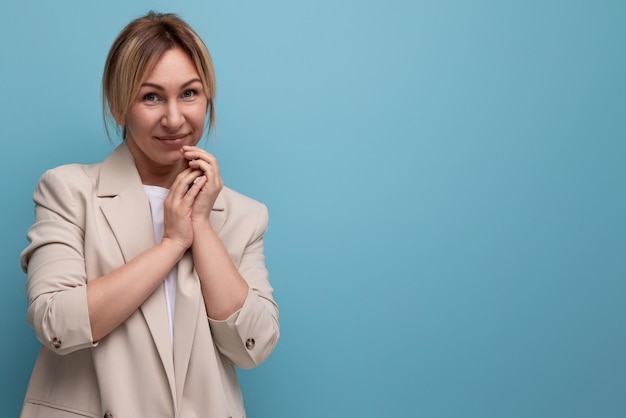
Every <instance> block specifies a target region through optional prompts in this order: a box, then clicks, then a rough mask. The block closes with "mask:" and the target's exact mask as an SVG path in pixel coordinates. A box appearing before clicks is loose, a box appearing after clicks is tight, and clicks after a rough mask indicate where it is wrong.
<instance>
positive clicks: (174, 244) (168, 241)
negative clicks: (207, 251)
mask: <svg viewBox="0 0 626 418" xmlns="http://www.w3.org/2000/svg"><path fill="white" fill-rule="evenodd" d="M157 246H158V247H161V248H163V249H164V251H165V252H166V253H167V254H172V255H175V256H176V258H177V259H180V258H181V257H182V256H183V254H185V251H187V249H188V248H189V245H187V244H186V243H184V242H183V241H180V240H177V239H174V238H170V237H163V239H162V240H161V242H160V243H159V244H157Z"/></svg>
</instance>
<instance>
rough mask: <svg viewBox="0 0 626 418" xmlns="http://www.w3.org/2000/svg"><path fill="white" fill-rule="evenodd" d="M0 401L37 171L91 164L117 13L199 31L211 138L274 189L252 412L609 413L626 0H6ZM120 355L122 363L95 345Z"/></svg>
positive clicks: (620, 359)
mask: <svg viewBox="0 0 626 418" xmlns="http://www.w3.org/2000/svg"><path fill="white" fill-rule="evenodd" d="M0 10H1V12H2V13H1V14H2V17H3V19H2V21H3V23H2V25H0V35H1V39H2V53H1V54H0V57H1V59H2V66H1V67H0V83H1V87H2V88H1V91H2V93H3V95H2V100H1V102H2V104H1V107H2V111H1V112H0V121H1V127H2V151H3V152H2V156H3V158H2V164H1V165H0V170H1V179H2V181H1V182H0V188H1V189H0V190H1V192H0V193H1V196H2V242H1V244H0V245H1V251H0V253H1V254H2V257H1V260H0V261H1V263H2V264H1V271H2V277H3V291H2V292H1V294H0V298H1V301H0V309H1V315H0V321H1V324H0V329H2V330H3V331H4V333H3V343H2V344H1V345H0V361H1V362H2V365H1V367H0V370H2V380H1V384H0V389H1V390H0V405H2V413H0V415H2V416H3V417H5V416H6V417H15V416H17V415H18V413H19V410H20V407H21V403H22V400H23V396H24V392H25V389H26V385H27V382H28V379H29V375H30V371H31V369H32V366H33V362H34V360H35V357H36V353H37V350H38V349H39V344H38V342H37V340H36V339H35V337H34V334H33V332H32V330H31V329H30V328H29V327H28V325H27V323H26V295H25V282H26V278H25V275H24V273H23V272H22V271H21V269H20V266H19V254H20V252H21V250H22V249H23V248H24V247H25V245H26V244H27V241H26V231H27V229H28V227H29V226H30V224H31V223H32V221H33V203H32V200H31V196H32V192H33V190H34V187H35V184H36V182H37V180H38V178H39V176H40V175H41V174H42V173H43V172H44V171H45V170H47V169H49V168H52V167H55V166H57V165H60V164H66V163H74V162H78V163H95V162H99V161H101V160H102V159H103V158H104V157H105V156H106V155H107V154H108V153H109V152H110V151H111V150H112V149H113V147H114V146H115V144H117V143H118V142H119V138H117V137H115V136H113V138H112V141H111V142H109V140H108V139H107V137H106V134H105V132H104V129H103V125H102V110H101V94H100V77H101V74H102V69H103V65H104V61H105V58H106V54H107V51H108V49H109V47H110V45H111V43H112V41H113V39H114V38H115V36H116V35H117V33H118V32H119V31H120V30H121V29H122V27H123V26H124V25H125V24H126V23H127V22H128V21H130V20H131V19H133V18H135V17H138V16H140V15H142V14H144V13H146V12H147V11H148V10H156V11H160V12H174V13H177V14H179V15H180V16H181V17H183V18H184V19H186V20H187V21H188V22H189V23H190V24H191V25H192V26H193V27H194V28H196V29H197V31H198V32H199V33H200V35H201V36H202V38H203V39H204V40H205V42H206V44H207V46H208V47H209V50H210V51H211V54H212V57H213V60H214V63H215V68H216V72H217V100H216V115H217V123H216V126H215V129H214V130H213V131H212V133H211V135H210V136H209V137H208V138H207V139H205V140H204V141H203V142H202V144H201V145H202V146H203V147H205V148H206V149H208V150H209V151H210V152H212V153H214V154H215V155H216V157H217V158H218V160H219V162H220V166H221V169H222V174H223V177H224V180H225V182H226V184H227V185H229V186H230V187H232V188H234V189H237V190H239V191H241V192H243V193H245V194H247V195H249V196H252V197H254V198H256V199H258V200H260V201H262V202H264V203H266V204H267V206H268V208H269V211H270V226H269V232H268V235H267V237H266V256H267V263H268V267H269V269H270V274H271V281H272V284H273V286H274V288H275V297H276V300H277V302H278V304H279V306H280V315H281V316H280V320H281V327H282V328H281V331H282V332H281V339H280V341H279V344H278V347H277V349H276V351H275V352H274V353H273V355H272V356H271V357H270V359H269V360H268V361H267V362H266V363H264V364H263V365H261V366H260V367H258V368H256V369H252V370H246V371H241V372H240V379H241V383H242V386H243V390H244V394H245V403H246V408H247V411H248V415H249V416H250V417H253V418H330V417H337V418H345V417H359V418H364V417H394V416H397V417H432V418H438V417H454V418H460V417H480V418H491V417H492V418H499V417H520V418H521V417H533V418H537V417H545V418H554V417H567V418H575V417H590V418H591V417H594V418H595V417H603V418H609V417H624V416H626V396H625V395H624V394H625V393H626V361H625V357H624V354H625V353H626V332H625V330H626V304H625V302H624V299H625V295H626V164H625V161H626V76H625V75H626V51H625V47H624V41H625V40H626V24H625V22H626V2H624V1H617V0H613V1H611V0H586V1H585V0H581V1H560V0H542V1H539V0H530V1H514V0H505V1H497V0H475V1H462V0H446V1H427V0H415V1H408V0H364V1H357V0H317V1H287V0H269V1H251V0H240V1H214V0H194V1H191V0H190V1H178V2H172V1H165V0H154V1H150V0H137V1H122V0H110V1H106V2H90V1H79V0H60V1H55V2H50V1H43V0H38V1H36V0H25V1H16V0H9V1H6V2H4V3H3V5H2V6H1V7H0ZM111 367H115V365H111Z"/></svg>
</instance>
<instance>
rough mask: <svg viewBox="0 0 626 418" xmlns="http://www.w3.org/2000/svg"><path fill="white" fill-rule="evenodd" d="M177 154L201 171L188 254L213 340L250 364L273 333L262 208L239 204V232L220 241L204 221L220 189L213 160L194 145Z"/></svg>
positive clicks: (271, 343) (268, 348)
mask: <svg viewBox="0 0 626 418" xmlns="http://www.w3.org/2000/svg"><path fill="white" fill-rule="evenodd" d="M183 154H184V156H185V158H187V159H188V160H189V161H190V163H189V165H190V166H191V167H194V168H198V169H201V170H202V171H203V172H204V174H205V175H204V176H203V178H202V180H201V184H202V190H201V191H200V193H199V194H198V198H197V199H196V201H195V202H194V206H193V212H192V225H193V231H194V233H193V236H194V241H193V244H192V254H193V258H194V265H195V268H196V271H197V273H198V277H199V279H200V284H201V288H202V295H203V298H204V302H205V306H206V310H207V316H208V317H209V323H210V325H211V331H212V333H213V338H214V341H215V343H216V345H217V347H218V349H219V350H220V352H221V353H222V354H223V355H225V356H226V357H228V358H229V359H230V360H231V361H232V362H233V363H234V364H235V365H237V366H238V367H242V368H249V367H253V366H255V365H258V364H260V363H261V362H263V361H264V360H265V359H266V358H267V357H268V356H269V355H270V353H271V352H272V351H273V349H274V347H275V345H276V343H277V341H278V337H279V325H278V307H277V305H276V303H275V302H274V300H273V298H272V293H273V290H272V288H271V286H270V283H269V278H268V274H267V269H266V267H265V256H264V254H263V236H264V235H265V232H266V230H267V221H268V216H267V208H266V207H265V206H264V205H261V204H259V203H258V202H255V203H254V204H248V203H246V204H245V205H244V204H243V203H242V205H244V206H245V209H243V208H239V209H240V210H239V211H238V215H237V219H231V222H234V223H236V224H237V226H238V228H239V229H240V230H241V231H242V236H241V237H238V238H237V239H238V241H237V242H236V243H234V242H229V243H228V245H226V244H225V243H224V242H222V240H221V239H220V237H219V236H218V234H217V233H216V232H215V231H214V230H213V228H212V227H211V224H210V223H209V216H210V213H211V209H212V208H213V205H214V203H215V199H216V198H217V194H218V193H219V192H220V191H221V190H222V188H223V183H222V180H221V177H220V175H219V167H218V165H217V161H216V160H215V158H214V157H213V156H212V155H210V154H208V153H207V152H206V151H203V150H200V149H198V148H195V147H189V148H183ZM227 246H230V247H228V248H231V250H232V249H233V248H236V250H234V251H235V252H237V253H239V254H241V257H240V258H237V260H236V261H234V260H233V258H232V256H231V254H230V253H229V250H228V249H227Z"/></svg>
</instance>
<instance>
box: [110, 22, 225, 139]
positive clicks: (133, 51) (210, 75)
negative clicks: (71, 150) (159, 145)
mask: <svg viewBox="0 0 626 418" xmlns="http://www.w3.org/2000/svg"><path fill="white" fill-rule="evenodd" d="M174 48H181V49H182V50H183V51H185V53H187V54H188V55H189V58H191V61H192V62H193V63H194V66H195V67H196V71H198V75H199V76H200V80H201V81H202V87H203V89H204V94H206V96H207V108H208V109H207V110H208V112H209V129H211V127H212V125H213V123H214V122H215V111H214V106H213V101H214V98H215V71H214V69H213V61H212V60H211V56H210V55H209V51H208V49H207V47H206V45H205V44H204V42H202V39H200V37H199V36H198V34H197V33H196V32H195V31H194V30H193V29H192V28H191V27H190V26H189V25H188V24H187V23H186V22H185V21H184V20H182V19H181V18H179V17H178V16H176V15H174V14H171V13H164V14H161V13H155V12H152V11H151V12H149V13H148V14H146V15H145V16H142V17H140V18H138V19H135V20H133V21H132V22H130V23H129V24H128V25H127V26H126V27H125V28H124V29H122V31H121V32H120V34H119V35H118V36H117V38H116V39H115V41H114V42H113V45H112V46H111V49H110V50H109V55H108V56H107V60H106V63H105V66H104V73H103V74H102V112H103V118H104V127H105V130H106V132H107V136H109V122H110V117H112V118H113V119H114V120H115V121H116V122H117V121H120V120H123V119H124V117H125V116H126V112H127V111H128V109H129V107H130V106H131V104H132V102H133V101H134V99H135V96H136V95H137V94H138V92H139V89H140V87H141V84H142V83H143V82H144V81H145V79H146V78H147V77H148V75H149V74H150V72H151V71H152V69H153V68H154V66H155V65H156V63H157V61H158V60H159V59H160V58H161V56H162V55H163V54H164V53H165V52H167V51H169V50H171V49H174ZM117 128H119V125H116V129H117ZM109 138H110V136H109ZM122 138H123V139H126V128H125V127H124V129H123V131H122Z"/></svg>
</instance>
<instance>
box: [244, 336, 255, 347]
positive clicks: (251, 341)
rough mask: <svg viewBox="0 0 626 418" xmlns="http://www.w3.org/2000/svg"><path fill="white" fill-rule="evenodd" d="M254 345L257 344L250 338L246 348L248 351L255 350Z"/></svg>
mask: <svg viewBox="0 0 626 418" xmlns="http://www.w3.org/2000/svg"><path fill="white" fill-rule="evenodd" d="M254 344H255V341H254V338H248V339H247V340H246V348H247V349H248V350H252V349H253V348H254Z"/></svg>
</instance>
